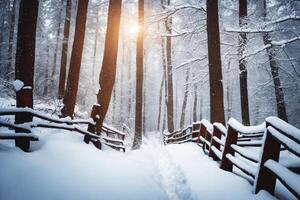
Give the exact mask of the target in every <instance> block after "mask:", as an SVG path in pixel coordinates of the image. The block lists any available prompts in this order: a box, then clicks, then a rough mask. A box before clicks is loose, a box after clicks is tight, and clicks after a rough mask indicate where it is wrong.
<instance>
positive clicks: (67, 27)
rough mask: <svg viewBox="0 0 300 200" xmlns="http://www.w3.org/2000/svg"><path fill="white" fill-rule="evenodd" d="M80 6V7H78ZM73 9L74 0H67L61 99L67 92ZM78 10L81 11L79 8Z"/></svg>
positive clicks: (59, 86) (60, 78)
mask: <svg viewBox="0 0 300 200" xmlns="http://www.w3.org/2000/svg"><path fill="white" fill-rule="evenodd" d="M78 8H80V7H78ZM71 10H72V0H67V5H66V16H65V24H64V37H63V43H62V51H61V63H60V74H59V85H58V98H59V99H62V98H63V97H64V93H65V84H66V73H67V59H68V43H69V35H70V21H71ZM77 12H79V10H78V11H77ZM74 42H75V40H74Z"/></svg>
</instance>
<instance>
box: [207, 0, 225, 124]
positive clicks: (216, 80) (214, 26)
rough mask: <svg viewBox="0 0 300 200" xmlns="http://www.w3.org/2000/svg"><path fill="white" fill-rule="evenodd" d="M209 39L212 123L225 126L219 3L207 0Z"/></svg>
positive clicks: (214, 0)
mask: <svg viewBox="0 0 300 200" xmlns="http://www.w3.org/2000/svg"><path fill="white" fill-rule="evenodd" d="M207 39H208V62H209V84H210V115H211V116H210V119H211V122H220V123H223V124H225V117H224V103H223V83H222V81H223V79H222V66H221V55H220V33H219V15H218V1H217V0H207Z"/></svg>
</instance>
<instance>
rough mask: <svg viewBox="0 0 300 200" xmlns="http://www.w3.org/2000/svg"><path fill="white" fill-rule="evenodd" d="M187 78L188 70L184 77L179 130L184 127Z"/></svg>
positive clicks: (187, 87)
mask: <svg viewBox="0 0 300 200" xmlns="http://www.w3.org/2000/svg"><path fill="white" fill-rule="evenodd" d="M189 76H190V70H189V69H187V70H186V76H185V91H184V97H183V102H182V107H181V116H180V125H179V126H180V128H183V126H184V120H185V112H186V105H187V99H188V94H189V91H188V89H189V84H188V81H189Z"/></svg>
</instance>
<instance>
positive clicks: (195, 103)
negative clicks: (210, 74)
mask: <svg viewBox="0 0 300 200" xmlns="http://www.w3.org/2000/svg"><path fill="white" fill-rule="evenodd" d="M197 90H198V88H197V84H196V83H195V85H194V103H193V121H194V122H196V121H197V105H198V95H197Z"/></svg>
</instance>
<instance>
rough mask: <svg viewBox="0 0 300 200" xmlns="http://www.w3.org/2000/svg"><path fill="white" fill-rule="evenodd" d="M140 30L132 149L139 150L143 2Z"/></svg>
mask: <svg viewBox="0 0 300 200" xmlns="http://www.w3.org/2000/svg"><path fill="white" fill-rule="evenodd" d="M138 10H139V26H140V30H139V33H138V37H137V44H136V100H135V134H134V139H133V145H132V149H138V148H140V145H141V143H142V117H143V116H142V115H143V67H144V0H139V1H138Z"/></svg>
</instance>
